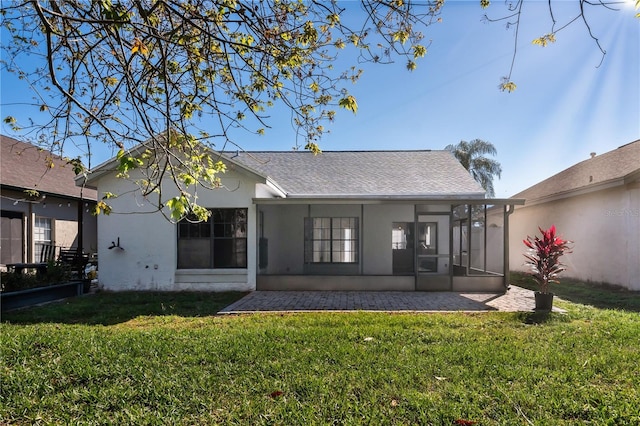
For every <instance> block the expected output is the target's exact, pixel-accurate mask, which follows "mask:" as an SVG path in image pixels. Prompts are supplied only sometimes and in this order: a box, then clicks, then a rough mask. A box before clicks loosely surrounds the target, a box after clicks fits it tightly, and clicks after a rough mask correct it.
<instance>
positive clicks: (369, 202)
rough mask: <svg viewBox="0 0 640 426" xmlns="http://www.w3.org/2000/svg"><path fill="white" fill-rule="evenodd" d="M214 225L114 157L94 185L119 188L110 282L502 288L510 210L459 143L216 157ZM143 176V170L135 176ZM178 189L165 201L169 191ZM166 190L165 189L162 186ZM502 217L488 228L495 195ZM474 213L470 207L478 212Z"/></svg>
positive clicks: (110, 231)
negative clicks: (145, 188) (155, 191)
mask: <svg viewBox="0 0 640 426" xmlns="http://www.w3.org/2000/svg"><path fill="white" fill-rule="evenodd" d="M212 155H213V156H215V157H220V159H221V160H222V161H224V162H225V163H226V164H227V167H228V170H227V172H226V173H224V174H223V175H222V176H221V178H222V184H223V187H222V188H220V189H216V190H203V189H202V188H200V189H199V190H198V203H199V204H200V205H202V206H204V207H207V208H209V209H211V211H212V215H211V218H210V220H209V221H208V222H205V223H190V222H187V221H183V222H180V223H178V224H174V223H171V222H169V221H168V220H167V219H166V218H165V217H164V216H163V215H162V214H160V213H159V212H157V211H156V208H155V207H154V206H153V205H152V204H151V203H150V202H149V200H147V199H145V198H144V197H143V196H142V195H141V193H140V191H139V190H136V187H135V186H134V185H133V184H132V183H131V181H129V180H125V179H122V178H117V177H116V174H117V172H116V171H115V168H116V166H117V161H116V160H111V161H109V162H106V163H105V164H103V165H101V166H99V167H98V168H97V169H95V170H93V171H92V172H91V173H89V175H88V182H87V184H88V185H91V186H95V187H97V189H98V195H99V196H102V195H103V194H105V193H107V192H111V193H114V194H119V196H118V197H117V198H112V199H110V200H108V202H109V204H110V205H111V207H112V208H113V210H112V213H111V214H110V215H108V216H105V215H101V216H99V218H98V236H99V239H98V253H99V258H100V266H101V269H100V283H101V285H103V286H104V287H105V288H106V289H109V290H128V289H132V290H202V291H226V290H239V291H251V290H256V289H257V290H400V291H413V290H445V291H447V290H452V291H462V290H464V291H504V289H505V288H506V283H507V277H506V276H505V275H506V271H508V264H506V263H505V262H506V260H507V257H506V252H505V250H504V247H505V245H504V243H505V241H507V235H506V229H508V228H507V223H508V222H507V219H508V214H507V207H508V206H509V205H513V204H518V203H519V201H517V200H490V201H489V200H487V199H485V198H484V196H485V193H484V190H483V189H482V188H481V187H480V186H479V185H478V184H477V183H476V182H475V181H474V180H473V179H472V178H471V176H470V175H469V173H468V172H467V171H466V170H465V169H464V168H463V167H462V166H461V165H460V163H459V162H458V161H457V160H456V159H455V158H454V157H453V155H452V154H451V153H450V152H448V151H376V152H371V151H366V152H346V151H345V152H323V153H322V154H319V155H313V154H312V153H309V152H297V151H291V152H237V153H215V152H212ZM135 178H136V176H134V175H132V176H131V179H135ZM168 188H175V186H172V185H169V184H167V186H165V188H164V190H163V191H164V196H172V195H171V194H170V190H169V189H168ZM154 196H157V195H154ZM488 203H489V204H491V205H496V206H499V207H498V209H499V210H500V211H501V212H502V214H500V215H498V217H497V219H496V220H493V221H492V222H491V223H488V222H487V221H486V219H485V211H486V205H487V204H488ZM469 212H471V214H469Z"/></svg>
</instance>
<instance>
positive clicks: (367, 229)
mask: <svg viewBox="0 0 640 426" xmlns="http://www.w3.org/2000/svg"><path fill="white" fill-rule="evenodd" d="M414 216H415V207H414V206H413V205H412V204H411V205H401V204H379V205H377V204H373V205H365V206H364V220H363V224H362V234H363V235H362V238H363V240H362V245H363V250H362V251H363V253H362V258H363V265H362V272H363V274H365V275H392V274H393V252H392V250H391V229H392V227H393V222H412V223H413V221H414V219H415V218H414Z"/></svg>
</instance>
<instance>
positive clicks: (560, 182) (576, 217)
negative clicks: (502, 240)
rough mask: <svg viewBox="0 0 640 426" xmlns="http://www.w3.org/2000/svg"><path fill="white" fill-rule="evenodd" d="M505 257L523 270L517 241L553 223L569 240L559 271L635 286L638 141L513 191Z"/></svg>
mask: <svg viewBox="0 0 640 426" xmlns="http://www.w3.org/2000/svg"><path fill="white" fill-rule="evenodd" d="M514 198H517V199H525V204H524V205H518V206H517V207H516V208H515V211H514V213H513V215H512V216H511V224H510V226H511V229H510V231H511V234H510V239H511V243H510V245H509V247H510V253H509V257H510V261H511V267H512V269H513V270H526V268H525V266H524V265H523V262H524V258H523V256H522V254H523V253H524V252H525V247H524V244H523V243H522V240H523V239H524V238H526V236H527V235H531V236H533V235H534V234H536V233H538V226H540V227H542V228H548V227H549V226H551V225H555V226H556V228H557V229H558V232H559V233H560V234H561V235H562V236H563V237H564V238H566V239H569V240H572V241H574V248H573V253H572V254H569V255H566V256H565V258H563V260H564V263H566V264H567V266H568V269H567V271H566V272H565V273H564V275H565V276H571V277H575V278H578V279H581V280H587V281H593V282H602V283H608V284H613V285H618V286H622V287H626V288H627V289H630V290H640V140H637V141H635V142H631V143H629V144H626V145H624V146H621V147H619V148H618V149H614V150H613V151H609V152H606V153H604V154H600V155H596V154H595V153H592V154H591V158H589V159H587V160H584V161H581V162H580V163H578V164H575V165H573V166H571V167H569V168H568V169H566V170H563V171H561V172H560V173H558V174H556V175H554V176H551V177H550V178H548V179H545V180H543V181H542V182H540V183H538V184H536V185H533V186H532V187H530V188H527V189H525V190H524V191H522V192H520V193H518V194H516V195H514Z"/></svg>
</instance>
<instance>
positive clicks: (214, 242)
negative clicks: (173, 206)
mask: <svg viewBox="0 0 640 426" xmlns="http://www.w3.org/2000/svg"><path fill="white" fill-rule="evenodd" d="M246 267H247V209H212V210H211V216H209V219H207V221H206V222H195V221H193V220H189V218H186V219H183V220H182V221H181V222H180V223H179V224H178V268H179V269H215V268H246Z"/></svg>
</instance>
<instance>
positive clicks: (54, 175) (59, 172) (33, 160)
mask: <svg viewBox="0 0 640 426" xmlns="http://www.w3.org/2000/svg"><path fill="white" fill-rule="evenodd" d="M0 142H1V144H2V151H1V157H2V158H1V164H0V165H1V169H0V184H1V185H2V186H6V187H11V188H15V189H33V190H37V191H38V192H40V193H46V194H52V195H59V196H64V197H71V198H80V191H81V188H79V187H77V186H76V184H75V182H74V178H75V173H74V172H73V169H72V167H71V166H70V165H69V164H67V162H66V161H65V160H64V159H63V158H62V157H60V156H58V155H53V154H51V152H49V151H45V150H42V149H40V148H38V147H37V146H35V145H31V144H29V143H25V142H20V141H18V140H16V139H13V138H10V137H8V136H4V135H0ZM48 158H50V159H51V161H52V164H53V167H52V168H51V167H49V166H48V165H47V159H48ZM96 197H97V193H96V191H95V190H94V189H90V188H85V189H84V191H82V198H83V199H86V200H95V199H96Z"/></svg>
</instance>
